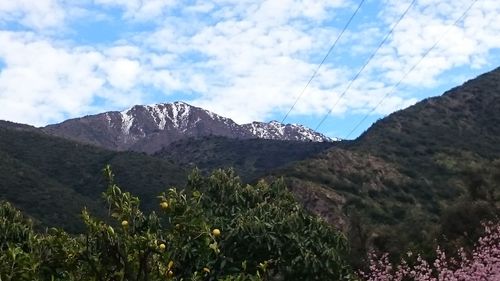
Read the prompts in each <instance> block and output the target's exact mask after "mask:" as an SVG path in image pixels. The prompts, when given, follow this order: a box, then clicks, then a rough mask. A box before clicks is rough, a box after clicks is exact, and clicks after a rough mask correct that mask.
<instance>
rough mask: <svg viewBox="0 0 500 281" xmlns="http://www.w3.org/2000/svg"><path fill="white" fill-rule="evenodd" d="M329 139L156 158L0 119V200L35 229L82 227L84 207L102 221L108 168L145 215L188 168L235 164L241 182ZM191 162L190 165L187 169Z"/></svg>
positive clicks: (211, 147) (199, 146)
mask: <svg viewBox="0 0 500 281" xmlns="http://www.w3.org/2000/svg"><path fill="white" fill-rule="evenodd" d="M334 144H335V143H332V142H321V143H320V142H297V141H278V140H267V139H233V138H226V137H216V136H206V137H202V138H187V139H186V138H184V139H180V140H178V141H175V142H173V143H171V144H170V145H169V146H167V148H164V149H162V150H161V151H159V152H157V153H156V154H155V155H152V156H149V155H146V154H144V153H137V152H132V151H114V150H108V149H104V148H100V147H97V146H94V145H87V144H82V143H81V142H76V141H71V140H68V139H65V138H61V137H57V136H53V135H51V134H49V133H47V132H46V131H45V130H43V129H38V128H35V127H32V126H28V125H23V124H17V123H12V122H7V121H0V200H7V201H9V202H11V203H13V204H14V205H15V206H16V207H17V208H19V209H21V210H22V211H23V212H25V213H26V214H28V215H30V216H31V217H32V218H33V219H34V220H35V221H37V222H38V224H39V225H40V226H58V227H64V228H65V229H67V230H69V231H72V232H75V231H80V230H81V227H82V225H81V223H80V222H81V220H80V219H79V216H80V212H81V210H82V209H83V208H84V207H87V208H88V209H89V210H90V211H91V212H92V213H93V214H95V215H97V216H99V217H105V214H106V212H107V211H106V210H105V209H103V206H104V204H102V200H101V193H102V192H103V191H104V190H105V188H106V186H105V182H104V180H103V177H102V172H101V171H102V169H103V168H104V167H105V165H107V164H110V165H111V167H112V169H113V171H114V172H115V174H116V181H117V183H118V184H119V185H120V186H122V187H123V188H124V189H126V190H127V191H129V192H131V193H132V194H133V195H136V196H139V197H140V198H141V202H142V206H143V207H144V208H145V209H146V210H151V209H154V208H156V207H157V201H156V196H157V195H158V194H159V193H160V192H161V191H165V190H166V189H167V188H169V187H171V186H177V187H182V186H184V184H185V180H186V175H187V174H188V171H190V170H192V169H193V168H194V167H195V166H197V167H199V168H200V169H201V170H202V171H205V172H211V171H212V170H213V169H216V168H229V167H235V169H236V170H237V171H238V172H241V174H242V177H243V179H244V180H245V181H253V180H256V179H257V178H258V177H259V176H262V175H264V174H265V173H267V172H268V171H269V170H273V169H276V168H278V167H283V166H286V165H289V164H290V163H293V162H294V161H298V160H302V159H305V158H307V157H310V156H312V155H314V154H317V153H319V152H321V151H324V150H325V149H327V148H330V147H332V146H333V145H334ZM193 163H195V164H193Z"/></svg>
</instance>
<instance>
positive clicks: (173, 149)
mask: <svg viewBox="0 0 500 281" xmlns="http://www.w3.org/2000/svg"><path fill="white" fill-rule="evenodd" d="M334 145H336V144H335V143H329V142H323V143H318V142H299V141H278V140H265V139H245V140H240V139H230V138H225V137H217V136H210V137H203V138H198V139H193V138H191V139H186V140H182V141H178V142H174V143H172V144H170V145H169V146H168V147H166V148H164V149H163V150H162V151H160V152H157V153H156V154H155V155H154V156H156V157H159V158H161V159H165V160H167V161H171V162H173V163H178V164H180V165H182V166H184V167H187V168H191V169H192V168H194V167H197V168H199V169H200V170H201V171H202V172H203V173H205V174H208V173H210V172H211V171H212V170H214V169H227V168H233V169H234V170H235V171H236V172H237V173H238V174H239V175H240V176H241V178H242V179H243V180H244V181H253V180H256V179H258V178H259V177H262V176H264V175H266V174H268V173H269V172H270V171H272V170H274V169H276V168H279V167H284V166H287V165H290V164H292V163H293V162H295V161H299V160H303V159H306V158H308V157H311V156H313V155H316V154H318V153H320V152H322V151H325V150H326V149H328V148H331V147H333V146H334Z"/></svg>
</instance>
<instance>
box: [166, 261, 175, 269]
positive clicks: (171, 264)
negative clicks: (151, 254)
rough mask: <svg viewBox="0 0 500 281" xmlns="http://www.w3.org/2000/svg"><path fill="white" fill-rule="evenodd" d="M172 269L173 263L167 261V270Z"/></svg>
mask: <svg viewBox="0 0 500 281" xmlns="http://www.w3.org/2000/svg"><path fill="white" fill-rule="evenodd" d="M172 267H174V261H169V262H168V265H167V268H168V270H170V269H171V268H172Z"/></svg>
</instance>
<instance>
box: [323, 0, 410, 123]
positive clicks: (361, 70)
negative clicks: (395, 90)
mask: <svg viewBox="0 0 500 281" xmlns="http://www.w3.org/2000/svg"><path fill="white" fill-rule="evenodd" d="M415 2H416V0H413V1H411V3H410V5H408V7H407V8H406V10H405V11H404V12H403V13H402V14H401V16H400V17H399V19H398V20H397V21H396V23H395V24H394V25H393V26H392V28H391V30H389V32H388V33H387V34H386V35H385V37H384V39H383V40H382V41H381V42H380V44H379V45H378V46H377V49H375V51H374V52H373V53H372V54H371V55H370V57H369V58H368V59H367V60H366V62H365V64H364V65H363V66H362V67H361V69H360V70H359V71H358V72H357V73H356V75H354V77H353V78H352V79H351V80H350V81H349V84H348V85H347V87H346V88H345V90H344V91H343V92H342V94H340V96H339V97H338V99H337V100H336V101H335V103H334V104H333V106H332V107H331V108H330V110H328V112H327V113H326V114H325V116H323V119H321V121H320V122H319V123H318V125H317V126H316V129H315V131H317V130H318V129H319V127H320V126H321V125H322V124H323V123H324V122H325V120H326V118H328V116H330V114H331V113H332V111H333V109H335V107H336V106H337V104H338V103H339V102H340V100H341V99H342V97H344V96H345V94H346V93H347V91H349V89H350V88H351V86H352V84H353V83H354V82H355V81H356V80H357V79H358V77H359V75H360V74H361V72H363V70H364V69H365V68H366V66H367V65H368V64H369V63H370V61H371V60H372V59H373V58H374V57H375V55H376V54H377V53H378V51H379V50H380V48H381V47H382V46H383V45H384V43H385V42H386V41H387V39H388V38H389V36H391V34H392V33H393V32H394V29H395V28H396V27H397V26H398V24H399V23H400V22H401V20H402V19H403V18H404V17H405V16H406V14H407V13H408V11H409V10H410V8H411V7H412V6H413V5H414V4H415Z"/></svg>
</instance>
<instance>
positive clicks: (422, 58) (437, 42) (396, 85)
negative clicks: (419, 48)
mask: <svg viewBox="0 0 500 281" xmlns="http://www.w3.org/2000/svg"><path fill="white" fill-rule="evenodd" d="M477 1H478V0H473V1H472V3H471V4H470V5H469V7H467V9H466V10H465V12H464V13H463V14H462V15H461V16H460V17H459V18H458V19H457V20H455V22H454V23H453V24H452V25H450V26H449V27H448V29H446V31H445V32H444V33H443V34H442V36H441V37H440V38H439V39H438V40H437V41H436V42H435V43H434V45H432V46H431V47H430V48H429V49H428V50H427V51H425V53H424V54H423V55H422V56H421V57H420V59H419V60H418V62H417V63H416V64H414V65H413V66H412V67H411V68H410V69H409V70H408V71H407V72H406V73H405V74H404V75H403V77H402V78H401V79H399V81H398V82H397V83H396V84H394V86H392V88H391V90H390V91H389V92H387V94H385V95H384V96H383V97H382V99H381V100H380V101H379V102H378V103H377V104H376V105H375V106H374V107H373V108H372V109H371V110H370V111H369V112H368V113H367V114H366V115H365V116H364V117H363V118H362V119H361V120H360V121H359V122H358V123H357V124H356V126H354V128H353V129H352V130H351V131H350V132H349V134H347V136H346V137H345V139H347V138H349V137H350V136H351V135H352V133H354V132H355V131H356V129H358V127H359V126H360V125H361V124H362V123H363V122H364V121H365V120H366V119H367V118H368V117H369V116H370V114H372V113H373V112H374V111H375V110H376V109H377V108H378V107H379V106H380V105H381V104H382V103H383V102H384V100H385V99H386V98H387V97H388V96H389V95H391V94H392V93H393V92H394V91H395V90H396V88H397V87H399V85H400V84H401V82H402V81H403V80H404V79H405V78H406V77H407V76H408V75H409V74H410V72H412V71H413V70H415V68H417V66H418V65H419V64H420V63H421V62H422V61H423V60H424V59H425V57H427V55H428V54H429V53H430V52H431V51H432V50H433V49H434V48H435V47H436V46H437V45H438V44H439V43H440V42H441V40H443V38H444V37H445V36H446V34H447V33H448V32H450V30H451V28H452V27H453V26H455V25H457V24H458V23H459V22H460V21H461V20H462V19H463V18H464V17H465V15H467V13H468V12H469V11H470V9H471V8H472V6H474V4H475V3H476V2H477Z"/></svg>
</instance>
